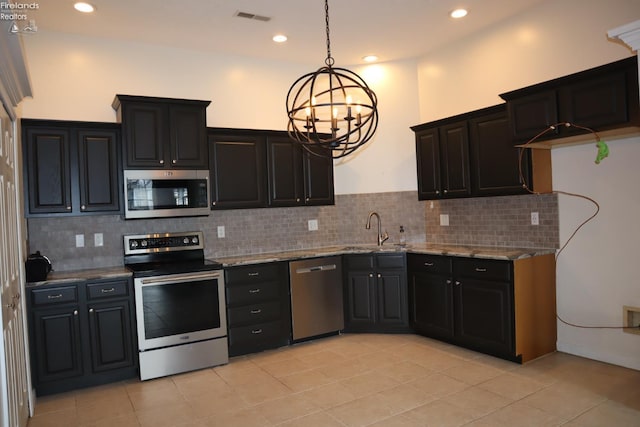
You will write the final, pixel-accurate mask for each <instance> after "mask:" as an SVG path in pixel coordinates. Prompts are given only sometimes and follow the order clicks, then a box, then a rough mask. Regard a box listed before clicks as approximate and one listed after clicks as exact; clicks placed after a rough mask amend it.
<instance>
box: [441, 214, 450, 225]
mask: <svg viewBox="0 0 640 427" xmlns="http://www.w3.org/2000/svg"><path fill="white" fill-rule="evenodd" d="M440 225H442V226H443V227H448V226H449V214H440Z"/></svg>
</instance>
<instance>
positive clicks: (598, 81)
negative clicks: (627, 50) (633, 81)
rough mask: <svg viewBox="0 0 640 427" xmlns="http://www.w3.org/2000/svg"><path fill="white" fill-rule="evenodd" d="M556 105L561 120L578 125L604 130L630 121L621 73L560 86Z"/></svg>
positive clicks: (565, 130) (569, 131) (568, 131)
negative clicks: (557, 104) (558, 106)
mask: <svg viewBox="0 0 640 427" xmlns="http://www.w3.org/2000/svg"><path fill="white" fill-rule="evenodd" d="M634 72H635V71H634ZM559 103H560V118H561V119H562V120H563V121H567V122H569V123H575V124H576V125H579V126H584V127H588V128H592V129H595V130H603V129H606V128H607V126H612V125H616V124H623V123H626V122H628V121H629V117H628V111H629V109H628V105H627V77H626V72H625V71H624V70H621V71H619V72H616V73H610V74H606V75H604V76H600V77H596V78H592V79H587V80H585V81H580V82H577V83H574V84H571V85H567V86H565V87H562V88H560V91H559ZM561 132H562V133H563V134H565V135H568V134H573V133H579V134H583V133H584V130H581V129H577V128H563V129H562V131H561Z"/></svg>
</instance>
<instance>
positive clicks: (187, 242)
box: [182, 237, 189, 245]
mask: <svg viewBox="0 0 640 427" xmlns="http://www.w3.org/2000/svg"><path fill="white" fill-rule="evenodd" d="M182 243H184V244H185V245H188V244H189V238H188V237H185V238H184V239H182Z"/></svg>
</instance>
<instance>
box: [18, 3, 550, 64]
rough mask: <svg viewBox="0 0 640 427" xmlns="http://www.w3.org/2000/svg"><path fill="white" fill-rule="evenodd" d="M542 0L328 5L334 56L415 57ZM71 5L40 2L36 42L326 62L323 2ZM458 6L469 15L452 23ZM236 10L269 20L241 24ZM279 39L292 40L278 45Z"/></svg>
mask: <svg viewBox="0 0 640 427" xmlns="http://www.w3.org/2000/svg"><path fill="white" fill-rule="evenodd" d="M545 1H550V0H330V1H329V16H330V30H331V52H332V56H333V57H334V59H335V61H336V66H341V65H353V64H359V63H362V60H361V58H362V56H364V55H365V54H369V53H375V54H376V55H378V56H379V58H380V61H392V60H400V59H405V58H413V57H418V56H421V55H423V54H425V53H427V52H429V51H430V50H433V49H436V48H438V47H441V46H443V45H446V44H448V43H451V42H453V41H455V40H458V39H461V38H463V37H467V36H469V35H471V34H473V33H474V32H479V31H482V30H483V29H484V28H486V27H488V26H491V25H494V24H496V23H498V22H500V21H503V20H505V19H508V18H509V17H511V16H513V15H516V14H520V13H525V12H526V10H527V9H529V8H531V7H532V6H534V5H536V4H539V3H543V2H545ZM551 1H552V0H551ZM73 3H74V1H73V0H44V1H41V2H38V4H39V8H38V10H35V11H29V12H28V14H29V18H32V19H35V20H36V24H37V26H38V33H37V34H36V35H34V37H41V36H46V33H47V32H48V31H55V32H66V33H72V34H78V35H88V36H95V37H102V38H108V39H119V40H128V41H135V42H142V43H153V44H158V45H163V46H172V47H179V48H188V49H193V50H198V51H203V52H208V53H215V52H223V53H226V54H237V55H244V56H251V57H257V58H265V59H273V60H278V61H294V62H300V63H308V64H317V65H318V66H320V65H322V64H323V63H324V59H325V57H326V33H325V17H324V1H323V0H177V1H176V0H174V1H168V0H92V3H93V4H94V5H95V6H96V9H97V10H96V12H95V13H93V14H90V15H87V14H81V13H79V12H76V11H75V10H74V9H73ZM458 7H466V8H467V9H468V10H469V15H468V16H467V17H466V18H463V19H462V20H453V19H451V18H449V16H448V13H449V12H450V11H451V10H453V9H455V8H458ZM238 11H240V12H248V13H252V14H256V15H263V16H268V17H271V18H272V19H271V20H270V21H269V22H261V21H257V20H249V19H246V18H238V17H235V14H236V13H237V12H238ZM276 33H284V34H286V35H287V36H288V37H289V41H288V42H286V43H284V44H276V43H274V42H273V41H271V38H272V36H273V35H274V34H276Z"/></svg>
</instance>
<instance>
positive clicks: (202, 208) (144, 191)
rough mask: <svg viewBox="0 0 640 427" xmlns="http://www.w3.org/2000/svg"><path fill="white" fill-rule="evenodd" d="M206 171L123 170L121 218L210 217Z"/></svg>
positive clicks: (207, 175) (207, 173) (207, 174)
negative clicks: (122, 210)
mask: <svg viewBox="0 0 640 427" xmlns="http://www.w3.org/2000/svg"><path fill="white" fill-rule="evenodd" d="M209 194H210V193H209V171H208V170H125V171H124V199H125V205H124V217H125V218H127V219H132V218H169V217H179V216H205V215H209V212H210V208H209Z"/></svg>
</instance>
